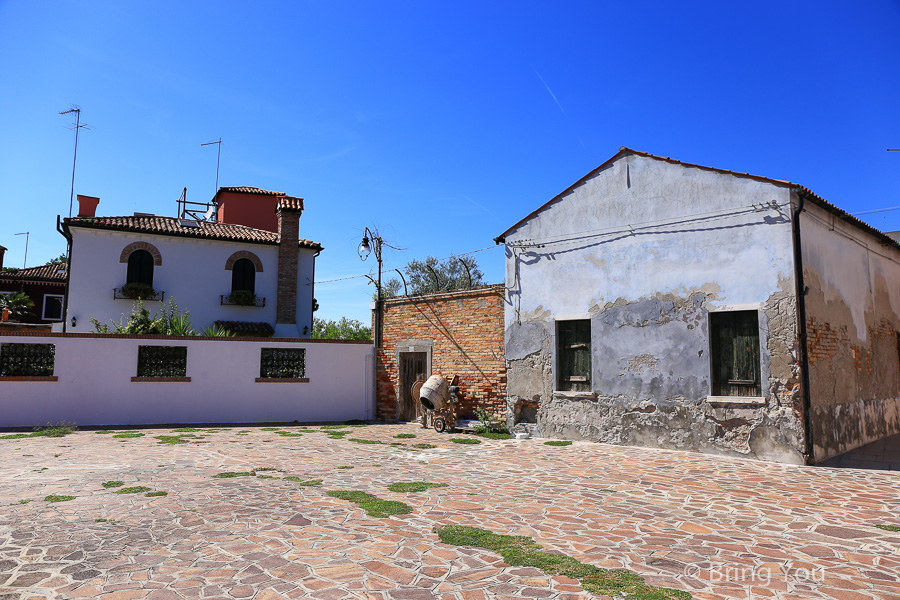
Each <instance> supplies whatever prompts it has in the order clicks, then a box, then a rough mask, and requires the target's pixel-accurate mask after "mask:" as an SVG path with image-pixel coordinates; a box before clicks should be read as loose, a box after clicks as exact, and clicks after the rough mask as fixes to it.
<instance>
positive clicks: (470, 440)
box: [450, 438, 481, 444]
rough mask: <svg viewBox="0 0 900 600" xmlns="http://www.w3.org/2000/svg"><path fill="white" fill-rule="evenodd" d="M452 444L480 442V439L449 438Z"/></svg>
mask: <svg viewBox="0 0 900 600" xmlns="http://www.w3.org/2000/svg"><path fill="white" fill-rule="evenodd" d="M450 441H451V442H453V443H454V444H480V443H481V440H479V439H475V438H450Z"/></svg>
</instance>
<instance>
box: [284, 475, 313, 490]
mask: <svg viewBox="0 0 900 600" xmlns="http://www.w3.org/2000/svg"><path fill="white" fill-rule="evenodd" d="M282 479H285V480H286V481H293V482H295V483H297V484H299V485H301V486H303V487H313V486H317V485H322V480H321V479H307V480H306V481H303V480H302V479H300V478H299V477H294V476H293V475H289V476H288V477H282Z"/></svg>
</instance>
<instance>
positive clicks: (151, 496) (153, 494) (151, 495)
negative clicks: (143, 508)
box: [144, 491, 169, 498]
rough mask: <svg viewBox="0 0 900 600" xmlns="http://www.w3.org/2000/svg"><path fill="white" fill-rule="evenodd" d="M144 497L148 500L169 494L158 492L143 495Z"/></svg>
mask: <svg viewBox="0 0 900 600" xmlns="http://www.w3.org/2000/svg"><path fill="white" fill-rule="evenodd" d="M144 495H145V496H147V497H148V498H156V497H159V496H168V495H169V492H163V491H159V492H147V493H146V494H144Z"/></svg>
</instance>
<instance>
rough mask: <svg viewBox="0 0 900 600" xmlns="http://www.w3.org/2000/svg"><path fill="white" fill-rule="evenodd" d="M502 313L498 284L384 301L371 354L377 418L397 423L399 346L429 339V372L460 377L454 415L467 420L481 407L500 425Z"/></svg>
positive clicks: (503, 394) (502, 413) (503, 415)
mask: <svg viewBox="0 0 900 600" xmlns="http://www.w3.org/2000/svg"><path fill="white" fill-rule="evenodd" d="M503 309H504V286H503V285H502V284H500V285H491V286H486V287H481V288H476V289H472V290H464V291H461V292H450V293H443V294H433V295H429V296H411V297H408V296H404V297H401V298H392V299H389V300H385V302H384V329H383V331H384V335H383V341H382V348H381V349H378V350H376V353H377V359H376V368H377V384H376V402H377V405H376V413H375V414H376V418H378V419H381V420H385V421H393V420H395V419H396V414H397V393H396V386H397V385H399V384H400V365H399V364H398V357H397V349H398V343H400V342H403V341H406V340H430V341H431V342H432V344H433V345H432V356H431V373H432V374H433V375H440V376H442V377H445V378H448V379H449V378H451V377H453V375H459V379H460V381H459V386H460V403H459V411H458V415H459V416H462V417H469V416H472V415H474V412H475V410H476V408H477V407H478V406H479V405H481V404H484V405H485V406H486V407H487V408H488V410H491V411H492V412H493V413H494V415H495V418H497V419H499V420H501V421H505V420H506V363H505V360H504V324H503ZM373 316H374V315H373ZM401 349H402V346H401Z"/></svg>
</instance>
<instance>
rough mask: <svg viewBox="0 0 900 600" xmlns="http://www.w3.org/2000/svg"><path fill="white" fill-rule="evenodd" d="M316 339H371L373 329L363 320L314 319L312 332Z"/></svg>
mask: <svg viewBox="0 0 900 600" xmlns="http://www.w3.org/2000/svg"><path fill="white" fill-rule="evenodd" d="M310 337H312V338H313V339H315V340H371V339H372V330H371V329H370V328H368V327H366V326H365V325H363V324H362V322H361V321H357V320H355V319H348V318H347V317H341V318H340V320H339V321H332V320H326V319H319V318H314V319H313V328H312V334H311V335H310Z"/></svg>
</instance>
